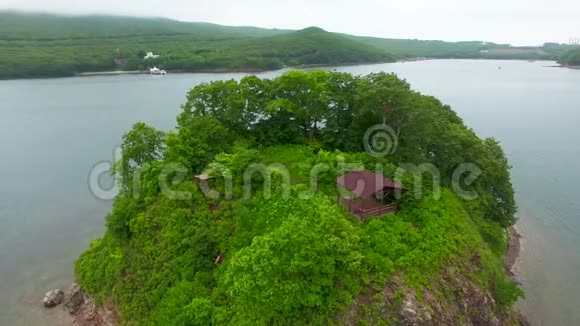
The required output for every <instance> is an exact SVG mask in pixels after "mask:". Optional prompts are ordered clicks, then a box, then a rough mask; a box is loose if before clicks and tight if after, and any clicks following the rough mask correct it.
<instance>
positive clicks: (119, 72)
mask: <svg viewBox="0 0 580 326" xmlns="http://www.w3.org/2000/svg"><path fill="white" fill-rule="evenodd" d="M430 60H485V61H529V60H528V59H523V58H513V59H511V58H503V59H498V58H406V59H399V60H396V61H378V62H361V63H339V64H310V65H300V66H284V67H282V68H277V69H256V68H251V67H247V68H238V69H225V68H224V69H200V70H195V71H186V70H179V69H177V70H167V73H168V74H227V73H232V74H234V73H247V74H251V73H254V74H257V73H266V72H275V71H280V70H284V69H313V68H329V67H349V66H364V65H378V64H387V63H412V62H421V61H430ZM534 62H555V60H548V59H541V60H534ZM546 67H549V68H569V69H580V66H564V65H553V66H546ZM123 75H150V73H149V72H148V71H146V70H107V71H92V72H91V71H89V72H78V73H75V74H73V75H66V76H38V77H30V78H27V77H23V78H0V82H1V81H15V80H37V79H39V80H44V79H60V78H75V77H95V76H123Z"/></svg>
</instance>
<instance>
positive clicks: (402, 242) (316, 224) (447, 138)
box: [75, 31, 523, 326]
mask: <svg viewBox="0 0 580 326" xmlns="http://www.w3.org/2000/svg"><path fill="white" fill-rule="evenodd" d="M307 32H317V33H318V32H319V31H307ZM187 98H188V100H187V102H186V103H185V104H184V106H183V111H182V112H181V114H180V115H179V116H178V118H177V128H176V130H175V131H173V132H170V133H168V134H164V133H163V132H160V131H157V130H155V129H154V128H152V127H150V126H147V125H146V124H144V123H138V124H136V125H135V126H134V127H133V129H131V130H130V131H128V132H127V133H126V134H125V135H124V136H123V145H122V150H123V155H122V159H121V160H119V161H118V162H117V164H116V165H115V168H114V170H115V172H117V174H118V176H119V181H120V188H121V189H122V190H121V193H120V194H119V196H118V197H117V198H116V200H115V202H114V204H113V209H112V211H111V213H110V214H109V215H108V216H107V218H106V226H107V231H106V234H105V235H104V236H103V237H102V238H100V239H97V240H95V241H94V242H92V244H91V246H90V248H89V249H88V250H87V251H86V252H85V253H84V254H82V256H81V257H80V258H79V260H78V261H77V263H76V268H75V274H76V277H77V280H78V281H79V282H80V284H81V285H82V287H83V288H84V289H85V290H86V291H87V292H88V293H89V294H91V295H92V297H93V298H94V299H95V300H96V301H97V303H98V304H101V303H105V304H107V305H108V306H111V305H113V306H114V307H115V309H116V311H118V312H119V313H120V319H121V320H120V321H121V325H182V326H190V325H465V324H469V325H472V324H473V325H492V324H495V325H517V320H516V319H514V318H515V316H514V314H513V311H512V310H511V308H510V307H511V306H512V305H513V304H514V303H515V302H516V301H517V300H518V299H519V298H520V297H521V296H522V295H523V293H522V291H521V290H520V289H519V288H518V287H517V285H516V284H515V283H513V282H512V280H510V278H509V277H508V276H507V275H506V274H505V272H504V269H503V265H502V259H503V258H502V257H503V255H504V253H505V250H506V246H507V243H506V236H505V230H504V228H505V227H508V226H510V225H513V224H514V223H515V217H514V213H515V211H516V207H515V201H514V192H513V189H512V185H511V181H510V172H509V169H510V168H509V163H508V161H507V159H506V157H505V155H504V153H503V151H502V149H501V147H500V146H499V144H498V142H497V141H495V140H493V139H480V138H478V137H477V136H476V135H475V133H474V132H473V131H472V130H470V129H468V128H467V127H466V126H465V125H464V124H463V122H462V121H461V119H460V118H459V117H458V116H457V115H456V114H455V113H454V112H453V111H452V110H451V109H450V108H449V107H448V106H445V105H443V104H442V103H441V102H440V101H438V100H437V99H435V98H433V97H429V96H425V95H421V94H419V93H418V92H415V91H413V90H412V89H411V88H410V86H409V85H408V84H407V83H406V82H405V81H403V80H401V79H399V78H397V77H396V76H394V75H391V74H385V73H380V74H371V75H368V76H364V77H355V76H352V75H349V74H345V73H336V72H327V71H309V72H303V71H292V72H287V73H286V74H284V75H282V76H280V77H278V78H276V79H273V80H267V79H260V78H258V77H256V76H248V77H245V78H244V79H242V80H241V81H239V82H238V81H234V80H228V81H216V82H212V83H204V84H201V85H198V86H197V87H195V88H194V89H193V90H191V91H190V92H189V94H188V97H187ZM385 121H386V123H388V124H390V126H391V127H392V128H393V130H399V131H400V133H398V146H397V148H396V150H395V151H394V153H392V155H388V156H384V157H377V156H380V155H369V153H367V152H365V149H364V146H363V144H362V143H363V139H365V134H366V131H367V130H369V128H372V126H377V124H381V123H383V124H384V123H385ZM322 122H324V123H322ZM381 126H383V127H384V125H381ZM379 137H382V136H381V135H380V134H379V135H377V138H379ZM393 137H394V136H393ZM367 140H369V145H371V144H370V142H372V141H371V139H367ZM377 140H378V139H377ZM381 141H382V140H381ZM379 142H380V141H379ZM372 143H375V142H372ZM377 144H378V143H377ZM372 146H375V145H372ZM377 146H381V145H377ZM373 148H374V147H373ZM376 149H377V150H378V149H379V148H376ZM367 150H368V151H370V150H369V149H368V148H367ZM463 162H472V163H473V165H475V166H477V167H478V169H481V170H480V172H481V174H480V175H479V174H478V175H479V176H478V177H476V178H475V179H472V180H471V181H470V182H468V183H467V182H466V184H463V182H461V187H462V190H461V191H459V190H457V188H456V186H457V184H456V183H455V181H457V179H456V171H457V169H458V168H460V166H461V165H463V164H462V163H463ZM409 163H412V164H415V167H417V166H418V165H419V164H425V163H429V164H433V165H434V168H435V166H436V169H437V170H438V171H440V174H439V173H438V174H437V175H439V176H438V177H436V178H435V179H434V178H433V175H428V172H426V171H424V170H423V171H422V170H421V169H418V170H416V169H414V168H413V167H412V164H409ZM403 167H408V169H407V168H403ZM361 169H366V170H370V171H373V172H376V173H377V174H382V175H384V176H385V177H388V178H391V179H395V180H398V179H396V178H400V180H401V183H403V184H404V185H405V187H407V191H406V192H404V193H403V194H402V196H401V197H400V198H399V199H398V205H399V208H400V209H399V211H398V212H397V213H396V214H389V215H384V216H377V217H375V218H371V219H369V220H367V221H364V222H359V221H357V219H356V218H355V217H354V216H353V215H351V214H350V213H349V211H348V209H347V208H346V207H345V206H343V205H342V204H341V203H340V202H339V200H338V199H339V198H341V196H343V197H344V196H347V195H346V194H345V193H344V192H341V191H340V189H339V188H338V187H337V185H336V178H337V177H339V176H341V175H343V174H345V173H348V172H350V171H353V170H361ZM421 171H422V172H425V173H426V174H427V175H426V176H425V177H424V178H422V177H421V176H422V172H421ZM201 173H204V174H207V175H208V176H210V178H208V179H207V181H199V180H198V179H197V178H195V177H194V176H196V175H199V174H201ZM464 176H465V178H469V174H467V175H464ZM204 180H206V179H205V178H204ZM439 185H440V186H441V187H439ZM268 189H269V191H268ZM454 189H455V190H454ZM210 190H211V191H210ZM473 193H475V194H476V196H474V195H473ZM381 198H383V199H380V200H385V199H386V200H389V199H388V198H386V197H381ZM377 200H379V199H377ZM409 307H411V310H412V311H411V312H410V311H409V309H408V308H409Z"/></svg>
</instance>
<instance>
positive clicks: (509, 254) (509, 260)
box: [504, 226, 522, 278]
mask: <svg viewBox="0 0 580 326" xmlns="http://www.w3.org/2000/svg"><path fill="white" fill-rule="evenodd" d="M507 237H508V246H507V249H506V254H505V256H504V267H505V269H506V271H507V272H508V273H510V274H511V275H512V277H514V278H515V275H514V272H513V268H514V266H515V264H516V262H517V260H518V258H519V257H520V250H521V243H520V239H521V237H522V235H521V234H520V233H519V232H518V230H517V229H516V228H515V227H514V226H512V227H510V228H508V229H507Z"/></svg>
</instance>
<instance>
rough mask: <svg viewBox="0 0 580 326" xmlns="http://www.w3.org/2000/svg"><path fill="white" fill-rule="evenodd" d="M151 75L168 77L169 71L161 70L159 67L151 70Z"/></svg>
mask: <svg viewBox="0 0 580 326" xmlns="http://www.w3.org/2000/svg"><path fill="white" fill-rule="evenodd" d="M149 73H150V74H151V75H167V71H165V70H163V69H159V68H157V67H153V68H151V69H149Z"/></svg>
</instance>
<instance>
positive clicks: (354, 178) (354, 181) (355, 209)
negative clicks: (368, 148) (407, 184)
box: [336, 171, 405, 222]
mask: <svg viewBox="0 0 580 326" xmlns="http://www.w3.org/2000/svg"><path fill="white" fill-rule="evenodd" d="M336 183H337V184H338V185H339V186H341V187H343V188H345V189H346V190H348V191H349V192H350V193H351V196H350V198H344V197H343V198H341V200H340V201H341V203H342V204H343V205H344V206H345V207H346V208H347V209H348V211H349V212H351V213H352V214H353V215H355V216H356V217H357V219H358V220H359V221H361V222H362V221H365V220H367V219H368V218H370V217H373V216H382V215H386V214H390V213H394V212H396V211H397V210H398V205H397V203H396V201H394V200H393V201H392V202H390V203H384V199H385V198H387V197H390V198H395V194H396V192H397V191H403V190H405V188H404V187H403V186H402V185H400V184H398V183H396V182H394V181H393V180H390V179H387V178H385V177H383V176H382V175H380V174H376V173H373V172H370V171H352V172H350V173H347V174H345V175H343V176H340V177H338V178H337V179H336Z"/></svg>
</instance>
